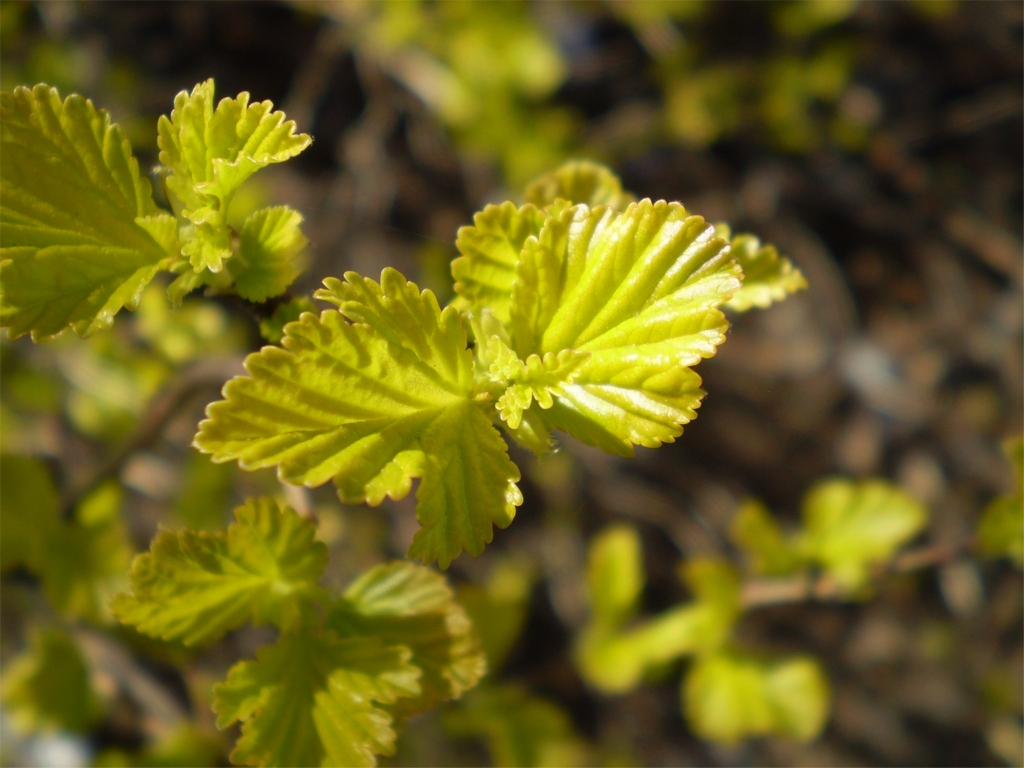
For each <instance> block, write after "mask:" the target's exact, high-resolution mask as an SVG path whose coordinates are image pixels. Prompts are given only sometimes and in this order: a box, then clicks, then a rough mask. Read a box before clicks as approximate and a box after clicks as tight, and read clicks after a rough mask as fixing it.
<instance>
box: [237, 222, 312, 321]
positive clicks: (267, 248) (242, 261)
mask: <svg viewBox="0 0 1024 768" xmlns="http://www.w3.org/2000/svg"><path fill="white" fill-rule="evenodd" d="M300 224H302V216H301V214H299V212H298V211H295V210H293V209H291V208H289V207H287V206H278V207H276V208H264V209H262V210H259V211H256V212H255V213H253V214H252V215H251V216H249V218H247V219H246V220H245V224H243V225H242V231H241V232H240V233H239V247H238V254H237V255H236V256H235V258H233V259H231V260H230V261H229V262H228V271H229V272H230V273H231V275H232V277H234V278H235V287H236V288H237V289H238V293H239V295H240V296H241V297H242V298H244V299H248V300H249V301H256V302H259V301H265V300H266V299H268V298H269V297H271V296H277V295H279V294H281V293H284V292H285V289H286V288H288V286H289V285H291V284H292V283H293V282H294V281H295V278H296V277H298V276H299V273H300V272H301V271H302V269H301V264H300V260H299V257H300V256H301V254H302V251H303V250H304V249H305V247H306V245H307V244H308V242H309V241H308V240H306V238H305V236H304V235H303V234H302V230H301V229H300V226H299V225H300Z"/></svg>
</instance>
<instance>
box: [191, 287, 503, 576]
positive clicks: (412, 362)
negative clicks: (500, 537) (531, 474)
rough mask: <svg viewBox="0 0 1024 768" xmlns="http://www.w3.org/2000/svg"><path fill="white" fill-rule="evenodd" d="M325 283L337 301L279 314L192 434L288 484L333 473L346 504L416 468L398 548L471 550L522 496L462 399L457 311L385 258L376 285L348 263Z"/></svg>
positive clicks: (466, 374)
mask: <svg viewBox="0 0 1024 768" xmlns="http://www.w3.org/2000/svg"><path fill="white" fill-rule="evenodd" d="M327 286H328V288H327V289H326V290H325V291H320V292H318V294H317V296H318V298H321V299H324V300H333V301H335V302H337V303H338V304H339V306H340V308H341V312H340V313H339V312H335V311H327V312H324V313H323V314H321V315H320V317H319V318H318V317H316V316H314V315H312V314H307V315H303V316H302V317H301V318H300V320H298V321H297V322H294V323H291V324H289V325H288V326H286V328H285V336H284V339H283V342H282V344H283V346H284V349H280V348H277V347H267V348H264V349H263V350H262V351H261V352H259V353H257V354H254V355H250V356H249V358H248V359H247V360H246V368H247V370H248V371H249V376H244V377H238V378H236V379H233V380H232V381H230V382H228V384H227V386H226V387H225V388H224V394H225V398H226V399H225V400H224V401H222V402H218V403H214V404H213V405H211V406H210V407H209V409H208V410H207V415H208V419H207V420H206V421H204V422H203V423H202V424H201V425H200V430H199V433H198V435H196V445H197V446H198V447H199V448H200V450H203V451H204V452H207V453H211V454H213V458H214V460H215V461H229V460H233V459H235V460H238V462H239V464H240V465H241V466H242V467H243V468H245V469H258V468H261V467H267V466H275V465H277V466H278V474H279V475H280V477H281V478H282V479H283V480H286V481H288V482H291V483H302V484H304V485H307V486H310V487H312V486H317V485H320V484H322V483H324V482H327V481H328V480H332V479H333V481H334V484H335V485H336V486H337V488H338V493H339V495H340V497H341V498H342V500H344V501H346V502H349V503H357V502H364V501H365V502H367V503H369V504H372V505H376V504H379V503H381V501H383V499H384V497H385V496H390V497H391V498H395V499H398V498H402V497H403V496H405V495H406V494H407V493H408V492H409V490H410V488H411V486H412V480H413V478H416V477H421V478H422V481H421V483H420V487H419V490H418V491H417V499H418V502H419V504H418V506H417V517H418V519H419V521H420V524H421V526H422V528H421V529H420V531H419V532H418V533H417V534H416V536H415V538H414V540H413V544H412V548H411V549H410V551H409V555H410V557H417V558H422V559H424V560H425V561H427V562H430V561H432V560H438V561H439V563H440V565H441V567H443V568H444V567H447V566H448V564H449V563H450V562H451V560H452V559H453V558H455V557H457V556H458V554H459V553H460V552H461V551H462V550H463V549H465V550H466V551H468V552H469V553H470V554H472V555H477V554H479V553H480V552H481V551H483V547H484V545H485V544H486V543H487V542H489V541H490V540H491V537H492V535H493V533H492V526H493V525H498V526H499V527H505V526H507V525H508V524H509V523H510V522H511V521H512V517H513V516H514V514H515V507H516V506H518V505H519V504H520V503H521V502H522V496H521V494H520V493H519V489H518V488H517V487H516V485H515V483H516V482H517V481H518V480H519V470H518V469H517V468H516V466H515V465H514V464H513V463H512V462H511V461H510V460H509V458H508V454H507V446H506V445H505V443H504V441H503V440H502V439H501V436H500V435H499V434H498V432H497V430H495V429H494V427H493V426H492V425H491V422H490V419H489V418H488V417H487V415H486V414H485V412H484V411H483V409H482V408H481V407H479V406H478V405H477V403H475V402H474V399H473V398H474V391H473V387H474V379H473V359H472V354H471V353H470V351H469V350H468V349H466V332H465V330H464V329H463V327H462V322H461V320H460V318H459V314H458V311H457V310H455V309H454V308H452V307H449V308H447V309H445V310H444V311H443V312H442V311H441V309H440V308H439V307H438V305H437V301H436V300H435V299H434V296H433V294H432V293H430V291H424V292H423V293H420V291H419V289H418V288H417V287H416V286H415V285H414V284H413V283H407V282H406V281H405V278H403V277H402V276H401V275H400V274H399V273H398V272H396V271H394V270H391V269H388V270H385V271H384V273H383V274H382V276H381V284H380V285H378V284H377V283H375V282H374V281H372V280H367V279H364V278H361V277H359V276H358V275H356V274H354V273H349V274H348V275H347V276H346V282H345V283H341V282H340V281H328V282H327ZM346 318H347V319H346ZM349 321H351V322H349Z"/></svg>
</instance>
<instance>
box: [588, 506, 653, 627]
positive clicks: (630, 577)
mask: <svg viewBox="0 0 1024 768" xmlns="http://www.w3.org/2000/svg"><path fill="white" fill-rule="evenodd" d="M643 587H644V566H643V552H642V550H641V544H640V534H639V533H637V530H636V528H633V527H632V526H627V525H615V526H611V527H609V528H606V529H605V530H604V531H602V532H601V533H600V534H599V535H598V536H595V537H594V540H593V541H591V543H590V547H589V549H588V552H587V594H588V595H589V597H590V610H591V613H592V615H593V620H594V621H595V622H596V623H599V624H602V625H604V626H608V627H619V626H621V625H622V624H623V623H624V622H625V621H627V620H628V619H630V618H631V617H632V615H633V613H634V611H635V610H636V605H637V601H638V600H639V599H640V592H641V590H643Z"/></svg>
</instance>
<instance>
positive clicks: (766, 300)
mask: <svg viewBox="0 0 1024 768" xmlns="http://www.w3.org/2000/svg"><path fill="white" fill-rule="evenodd" d="M715 229H716V231H717V232H718V235H719V237H722V238H724V239H726V240H729V242H730V245H731V247H732V252H733V255H734V256H735V257H736V259H737V261H739V263H740V267H742V268H743V285H742V287H741V288H740V289H739V290H738V291H736V293H735V294H734V295H733V297H732V298H731V299H729V301H728V302H727V303H726V304H725V306H726V307H727V308H728V309H733V310H736V311H737V312H745V311H746V310H748V309H750V308H752V307H759V308H761V309H764V308H765V307H767V306H769V305H770V304H772V302H776V301H782V300H783V299H784V298H786V296H788V295H789V294H791V293H795V292H796V291H799V290H801V289H803V288H806V287H807V280H806V278H805V277H804V275H803V273H802V272H801V271H800V270H799V269H797V268H796V267H794V266H793V262H791V261H790V260H789V259H787V258H786V257H785V256H780V255H779V252H778V251H777V250H776V249H775V246H774V245H768V244H764V245H762V244H761V241H760V240H758V239H757V238H756V237H754V235H750V234H740V235H736V236H735V237H732V236H731V234H730V231H729V227H728V225H726V224H718V225H716V227H715Z"/></svg>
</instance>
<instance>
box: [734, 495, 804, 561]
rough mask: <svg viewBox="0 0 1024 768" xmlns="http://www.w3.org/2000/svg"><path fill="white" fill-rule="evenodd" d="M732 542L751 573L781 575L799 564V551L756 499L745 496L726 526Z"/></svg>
mask: <svg viewBox="0 0 1024 768" xmlns="http://www.w3.org/2000/svg"><path fill="white" fill-rule="evenodd" d="M729 533H730V536H731V538H732V540H733V542H734V543H735V544H736V546H737V547H739V548H740V549H741V550H743V553H744V554H745V555H746V556H747V560H748V561H749V563H750V568H751V570H753V572H754V573H757V574H761V575H764V576H781V575H784V574H787V573H792V572H793V571H795V570H796V569H797V568H799V567H800V565H801V560H800V553H799V552H797V550H796V548H795V547H794V546H793V544H792V543H791V542H790V541H789V540H787V539H786V537H785V535H784V534H783V532H782V529H781V528H780V527H779V524H778V522H777V521H776V520H775V518H774V517H772V513H771V512H769V511H768V508H767V507H765V505H764V504H762V503H761V502H760V501H758V500H757V499H747V500H746V501H744V502H743V504H742V505H741V506H740V508H739V510H737V512H736V516H735V517H734V518H733V520H732V525H731V526H730V528H729Z"/></svg>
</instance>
